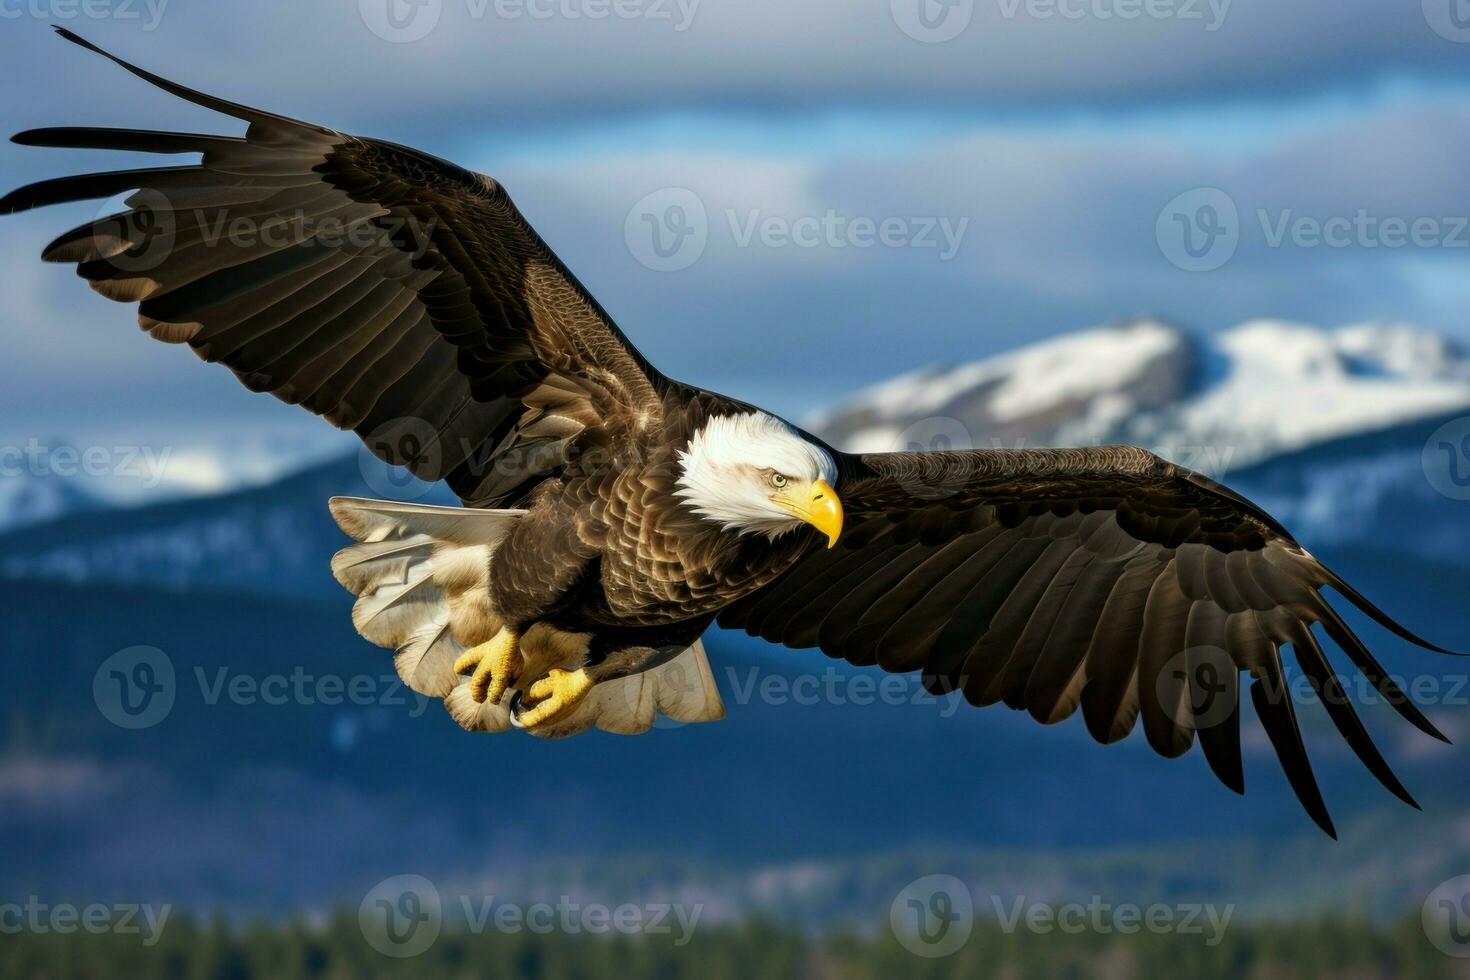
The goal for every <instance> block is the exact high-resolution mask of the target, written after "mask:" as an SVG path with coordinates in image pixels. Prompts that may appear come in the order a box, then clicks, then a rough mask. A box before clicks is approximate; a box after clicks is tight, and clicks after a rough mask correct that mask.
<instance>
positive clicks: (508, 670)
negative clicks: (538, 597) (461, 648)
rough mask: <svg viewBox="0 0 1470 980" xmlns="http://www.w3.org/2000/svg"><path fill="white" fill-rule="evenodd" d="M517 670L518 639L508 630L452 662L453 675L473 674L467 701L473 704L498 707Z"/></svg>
mask: <svg viewBox="0 0 1470 980" xmlns="http://www.w3.org/2000/svg"><path fill="white" fill-rule="evenodd" d="M520 667H521V647H520V637H519V636H518V635H517V634H516V631H515V630H513V629H511V628H510V627H504V628H502V629H501V630H500V632H499V633H496V634H495V636H494V637H493V638H492V639H491V640H490V642H488V643H481V644H480V645H479V646H477V647H471V648H470V649H468V650H466V651H465V652H464V653H463V654H462V655H461V656H460V658H459V659H458V660H456V661H455V662H454V672H455V673H456V674H467V673H469V672H470V671H471V670H473V671H474V674H473V675H471V677H470V697H471V698H473V699H474V701H475V703H476V704H484V703H485V702H486V701H489V702H490V703H491V704H498V703H499V702H500V698H501V695H503V694H504V693H505V689H506V688H507V687H509V686H510V683H511V681H513V680H515V675H516V673H517V671H518V670H519V669H520Z"/></svg>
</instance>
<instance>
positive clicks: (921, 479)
mask: <svg viewBox="0 0 1470 980" xmlns="http://www.w3.org/2000/svg"><path fill="white" fill-rule="evenodd" d="M841 469H842V478H841V482H840V483H839V484H838V493H839V494H840V495H841V497H842V500H843V506H844V510H845V512H846V514H847V530H846V531H845V532H844V534H843V536H842V538H841V539H840V540H839V541H838V544H837V547H835V548H833V549H831V550H827V549H813V550H812V551H810V552H809V553H808V554H807V555H806V556H805V557H803V558H802V559H801V560H800V561H799V562H798V563H797V564H796V565H795V566H793V567H792V568H791V569H790V570H789V571H787V572H785V573H784V574H783V575H782V576H781V577H780V578H778V579H776V580H775V581H774V582H772V583H771V584H770V585H768V586H766V587H765V588H763V589H761V590H760V591H757V592H755V593H753V594H752V595H750V596H747V597H746V598H744V599H742V600H741V601H739V602H737V603H735V604H734V605H732V606H731V607H729V608H728V609H726V610H725V611H724V612H723V613H722V614H721V615H720V618H719V622H720V625H722V626H729V627H741V628H744V629H745V630H746V631H747V632H748V633H751V634H753V635H757V636H761V637H764V638H765V639H768V640H772V641H774V642H778V643H784V644H786V645H788V646H793V647H812V646H817V647H821V648H822V649H823V650H824V651H826V652H827V653H828V654H829V655H831V656H833V657H841V658H844V659H846V660H849V661H851V662H852V663H855V664H864V665H868V664H877V665H879V666H881V667H883V668H884V669H885V670H890V671H922V672H923V681H924V684H925V686H926V688H927V689H929V690H930V691H932V692H934V693H946V692H951V691H954V690H961V691H963V693H964V696H965V698H966V699H967V700H969V701H970V702H971V703H972V704H976V705H987V704H993V703H995V702H997V701H1004V702H1005V703H1006V704H1007V705H1009V706H1011V707H1012V708H1018V709H1025V710H1027V711H1029V712H1030V713H1031V714H1032V716H1033V717H1035V718H1036V719H1037V720H1038V721H1041V722H1043V723H1046V724H1050V723H1053V722H1057V721H1060V720H1061V719H1063V718H1066V717H1068V716H1070V715H1071V714H1072V713H1073V712H1074V711H1076V709H1077V707H1078V705H1079V704H1080V705H1081V707H1082V714H1083V717H1084V718H1085V719H1086V722H1087V727H1088V730H1089V731H1090V732H1091V733H1092V735H1093V737H1094V738H1096V739H1097V740H1098V741H1100V742H1105V743H1106V742H1113V741H1116V740H1118V739H1121V738H1122V737H1124V736H1125V735H1127V734H1128V733H1129V732H1130V731H1131V730H1132V728H1133V726H1134V723H1135V721H1136V720H1137V718H1138V717H1139V716H1140V715H1141V716H1142V718H1143V729H1144V733H1145V735H1146V736H1147V738H1148V741H1149V744H1150V745H1151V746H1153V748H1154V749H1155V750H1156V751H1157V752H1159V753H1160V754H1162V755H1165V756H1171V757H1172V756H1177V755H1180V754H1182V753H1184V752H1186V751H1187V750H1188V749H1189V747H1190V745H1191V744H1192V743H1193V741H1194V738H1195V736H1196V734H1198V736H1199V740H1200V744H1201V746H1202V747H1203V750H1204V753H1205V757H1206V758H1207V759H1208V761H1209V764H1210V766H1211V768H1212V769H1213V770H1214V771H1215V773H1216V775H1218V776H1219V777H1220V779H1221V780H1222V781H1223V782H1224V783H1225V784H1226V785H1227V786H1229V787H1230V788H1231V789H1233V790H1235V791H1236V792H1243V791H1244V777H1243V773H1242V768H1241V752H1240V734H1239V702H1238V695H1239V689H1238V687H1239V680H1240V677H1241V675H1242V673H1249V674H1250V675H1251V677H1252V678H1253V680H1252V682H1251V686H1250V695H1251V699H1252V701H1253V703H1254V705H1255V709H1256V713H1257V714H1258V716H1259V717H1260V719H1261V722H1262V724H1263V726H1264V727H1265V729H1266V733H1267V735H1268V736H1269V737H1270V739H1271V742H1272V744H1273V746H1274V747H1275V750H1276V753H1277V755H1278V756H1279V757H1280V759H1281V762H1282V765H1283V767H1284V768H1285V770H1286V774H1287V776H1288V777H1289V779H1290V781H1291V784H1292V787H1293V788H1294V789H1295V791H1296V793H1297V796H1298V798H1299V799H1300V800H1301V802H1302V804H1303V806H1304V807H1305V808H1306V809H1307V811H1308V812H1309V813H1310V814H1311V816H1312V818H1313V819H1314V820H1316V822H1317V823H1318V824H1319V825H1320V826H1321V827H1322V828H1323V829H1324V830H1325V831H1327V832H1328V833H1333V828H1332V822H1331V818H1330V817H1329V816H1328V813H1327V808H1326V806H1325V805H1324V804H1323V802H1322V796H1321V794H1320V792H1319V791H1318V788H1317V784H1316V780H1315V778H1314V777H1313V775H1312V770H1311V766H1310V764H1309V763H1308V761H1307V755H1306V751H1305V749H1304V747H1303V745H1302V740H1301V735H1300V732H1299V729H1298V726H1297V720H1296V714H1295V710H1294V708H1293V705H1292V700H1291V697H1290V695H1289V693H1288V691H1287V685H1286V678H1285V675H1284V670H1283V664H1282V657H1281V648H1282V647H1283V646H1285V645H1290V646H1291V648H1292V650H1293V651H1294V654H1295V657H1296V659H1297V662H1298V663H1299V664H1300V665H1301V669H1302V672H1303V673H1304V675H1305V676H1306V678H1307V680H1308V682H1309V683H1310V684H1311V685H1312V686H1313V688H1314V689H1315V690H1316V692H1317V694H1318V696H1319V698H1320V700H1321V701H1322V703H1323V705H1324V706H1325V707H1326V709H1327V711H1328V713H1329V714H1330V716H1331V718H1332V720H1333V721H1334V722H1335V723H1336V725H1337V728H1338V730H1339V731H1340V732H1341V733H1342V736H1343V738H1344V739H1346V740H1347V742H1348V744H1349V745H1350V746H1351V747H1352V748H1353V750H1354V751H1355V752H1356V753H1357V755H1358V757H1359V758H1360V759H1361V760H1362V761H1363V763H1364V764H1365V765H1366V766H1367V767H1368V768H1369V769H1370V770H1371V771H1372V772H1373V774H1374V775H1375V776H1377V777H1378V779H1379V780H1380V781H1381V782H1382V783H1383V784H1384V786H1386V787H1387V788H1388V789H1390V790H1391V791H1392V792H1393V793H1394V794H1396V795H1397V796H1399V797H1400V798H1401V799H1403V800H1405V801H1406V802H1408V803H1410V804H1413V802H1414V801H1413V799H1412V798H1411V797H1410V796H1409V794H1408V792H1407V791H1406V790H1405V789H1404V788H1403V786H1402V785H1400V783H1399V781H1398V780H1397V779H1396V778H1395V776H1394V775H1393V773H1392V771H1391V770H1390V769H1389V767H1388V765H1387V764H1386V763H1385V762H1384V760H1383V757H1382V756H1381V755H1380V754H1379V752H1378V750H1377V749H1376V748H1375V747H1374V745H1373V742H1372V740H1371V739H1370V738H1369V736H1368V733H1367V731H1366V730H1365V729H1364V728H1363V726H1362V724H1361V723H1360V721H1359V720H1358V717H1357V715H1356V713H1355V712H1354V710H1353V707H1352V705H1351V703H1350V702H1349V701H1348V700H1347V698H1346V696H1345V694H1344V691H1343V688H1342V685H1341V683H1340V682H1339V680H1338V678H1337V676H1336V675H1335V674H1334V672H1333V669H1332V667H1331V666H1330V665H1329V663H1328V660H1327V658H1326V657H1325V656H1324V654H1323V651H1322V648H1321V646H1320V645H1319V643H1318V640H1317V638H1316V637H1315V636H1314V635H1313V631H1312V627H1313V626H1314V625H1315V624H1321V626H1322V628H1323V630H1324V631H1325V632H1326V634H1327V635H1328V636H1329V637H1331V638H1332V639H1333V641H1335V642H1336V643H1337V644H1339V645H1340V646H1341V647H1342V648H1343V649H1344V650H1345V651H1346V652H1347V654H1348V656H1349V657H1350V658H1351V659H1352V661H1353V663H1354V664H1355V665H1356V666H1357V667H1358V669H1359V670H1361V671H1362V672H1363V673H1364V675H1366V677H1367V678H1368V679H1369V680H1370V681H1371V682H1372V683H1373V684H1374V685H1375V686H1376V687H1377V689H1378V690H1379V691H1380V692H1381V693H1382V694H1383V695H1384V697H1385V699H1386V700H1388V701H1389V703H1391V704H1392V705H1394V707H1395V708H1397V709H1398V711H1399V713H1400V714H1402V715H1403V716H1404V717H1405V718H1407V719H1408V720H1409V721H1411V722H1412V723H1413V724H1414V725H1416V726H1417V727H1418V728H1420V729H1421V730H1423V731H1424V732H1426V733H1428V734H1430V735H1433V736H1434V737H1436V738H1440V739H1443V738H1444V736H1443V735H1441V734H1440V733H1439V732H1438V731H1437V730H1436V729H1435V728H1434V726H1433V725H1432V724H1430V722H1429V721H1428V720H1427V719H1426V718H1425V717H1424V716H1423V714H1421V713H1420V712H1419V710H1418V709H1417V708H1416V707H1415V706H1414V705H1413V703H1412V702H1410V701H1409V700H1408V699H1407V698H1406V697H1405V696H1404V694H1403V692H1402V691H1400V690H1399V689H1398V687H1397V686H1396V685H1395V684H1394V682H1393V680H1392V679H1391V678H1390V677H1389V676H1388V674H1387V673H1386V672H1385V671H1384V670H1383V668H1382V667H1381V666H1380V665H1379V664H1378V662H1377V661H1376V660H1374V658H1373V656H1372V655H1371V654H1370V653H1369V652H1368V650H1367V649H1366V648H1365V647H1364V646H1363V644H1362V642H1360V641H1359V639H1358V638H1357V637H1356V636H1354V635H1353V632H1352V630H1351V629H1349V627H1348V626H1347V624H1346V623H1345V622H1344V621H1343V619H1342V618H1341V616H1340V615H1339V614H1338V613H1337V612H1336V611H1335V610H1334V609H1333V608H1332V607H1331V606H1330V605H1328V603H1327V601H1326V600H1325V599H1324V598H1323V596H1322V594H1321V589H1322V588H1323V587H1324V586H1330V587H1332V588H1334V589H1335V590H1337V591H1338V592H1339V593H1340V594H1342V595H1344V596H1345V597H1346V598H1348V599H1349V600H1350V601H1351V602H1353V603H1354V604H1355V605H1357V606H1358V607H1360V608H1361V609H1363V610H1364V611H1365V612H1367V613H1368V614H1369V615H1371V616H1372V617H1374V618H1375V619H1376V620H1378V621H1379V622H1380V623H1383V624H1384V625H1385V626H1387V627H1389V628H1390V629H1392V630H1394V631H1395V632H1396V633H1398V634H1399V635H1400V636H1403V637H1405V638H1406V639H1409V640H1411V641H1413V642H1415V643H1418V644H1420V645H1422V646H1426V647H1430V646H1431V645H1430V644H1427V643H1425V642H1424V641H1423V640H1420V639H1419V638H1417V637H1415V636H1413V635H1412V634H1410V633H1408V632H1407V631H1406V630H1404V629H1403V628H1402V627H1400V626H1398V625H1397V624H1396V623H1394V622H1393V621H1392V620H1391V619H1389V618H1388V617H1387V616H1386V615H1385V614H1384V613H1382V612H1381V611H1379V610H1378V609H1377V608H1375V607H1374V606H1372V605H1371V604H1370V603H1369V602H1368V601H1367V600H1366V599H1364V598H1363V597H1362V596H1360V595H1359V594H1358V593H1357V592H1356V591H1354V590H1353V589H1351V588H1350V587H1348V586H1347V585H1346V584H1345V583H1344V582H1342V581H1341V580H1340V579H1338V578H1337V577H1336V576H1334V575H1333V574H1332V573H1331V572H1330V571H1328V570H1327V569H1326V568H1324V567H1323V566H1322V564H1321V563H1320V562H1318V561H1317V560H1316V559H1315V558H1314V557H1313V556H1312V555H1311V554H1309V553H1308V552H1307V551H1306V550H1305V549H1303V548H1302V547H1301V546H1300V545H1299V544H1297V543H1296V542H1295V541H1293V540H1292V538H1291V536H1290V535H1288V534H1287V533H1286V531H1285V530H1284V529H1283V528H1282V527H1280V525H1278V524H1277V523H1276V522H1275V521H1273V520H1272V519H1271V518H1270V517H1269V516H1267V515H1266V514H1265V513H1263V512H1261V511H1260V510H1259V509H1257V508H1256V507H1255V506H1253V505H1252V504H1250V503H1249V502H1248V501H1246V500H1244V499H1243V498H1241V497H1239V496H1238V495H1236V494H1234V493H1232V492H1230V491H1229V490H1227V489H1225V488H1224V487H1221V486H1219V485H1218V484H1215V483H1214V482H1213V481H1210V480H1208V479H1206V478H1205V477H1202V476H1200V475H1199V474H1196V473H1192V472H1190V471H1189V470H1186V469H1183V468H1182V467H1178V466H1175V465H1173V464H1170V463H1168V462H1165V461H1164V460H1162V459H1160V458H1158V457H1157V456H1155V455H1153V454H1152V453H1149V452H1146V451H1144V450H1142V449H1134V448H1131V447H1101V448H1092V449H1059V450H1027V451H1021V450H1017V451H1005V450H1002V451H993V452H986V451H978V452H962V453H927V454H911V453H893V454H884V455H869V456H861V457H854V456H846V457H843V458H842V460H841ZM1431 648H1432V649H1438V648H1437V647H1431Z"/></svg>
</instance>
